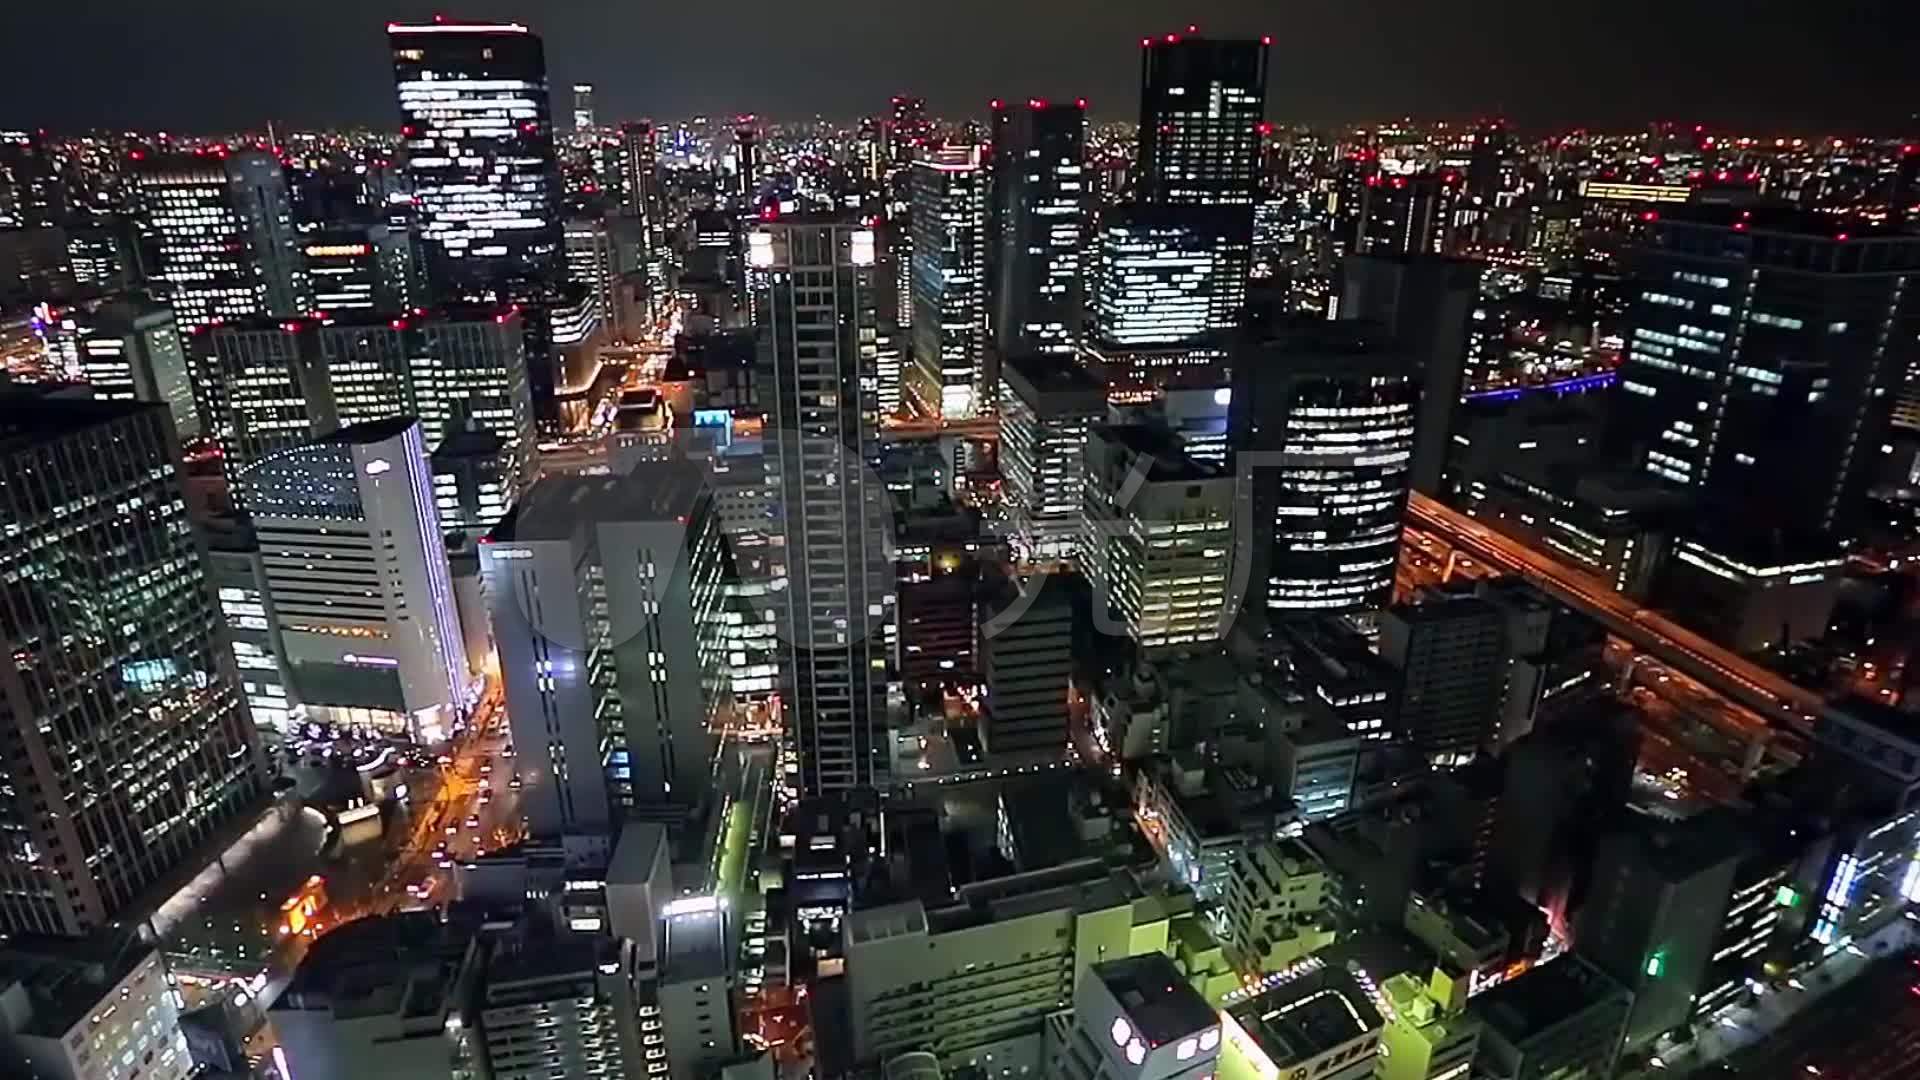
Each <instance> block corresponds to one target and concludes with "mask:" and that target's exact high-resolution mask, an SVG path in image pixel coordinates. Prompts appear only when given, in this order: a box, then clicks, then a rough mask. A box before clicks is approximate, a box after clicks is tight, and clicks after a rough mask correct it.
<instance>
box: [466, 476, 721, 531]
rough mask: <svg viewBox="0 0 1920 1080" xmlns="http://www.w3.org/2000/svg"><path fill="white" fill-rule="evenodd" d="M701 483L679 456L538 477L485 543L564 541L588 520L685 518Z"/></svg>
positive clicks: (701, 478)
mask: <svg viewBox="0 0 1920 1080" xmlns="http://www.w3.org/2000/svg"><path fill="white" fill-rule="evenodd" d="M705 485H706V477H705V474H704V473H703V472H702V470H701V469H700V467H699V466H697V465H694V464H692V463H690V462H684V461H642V462H639V463H638V464H636V465H635V466H634V469H633V471H632V472H630V473H627V474H626V475H624V476H586V475H579V474H561V475H553V476H543V477H541V478H540V479H539V480H538V481H537V482H535V483H534V485H533V487H532V488H531V489H529V490H528V491H527V493H526V494H525V495H523V496H521V498H520V500H519V501H518V502H516V503H515V504H514V505H513V507H512V509H510V510H508V511H507V513H506V514H505V515H504V516H502V517H501V519H500V521H499V522H498V523H497V524H495V525H494V527H493V531H492V532H491V533H489V534H488V535H487V538H486V540H485V541H484V542H486V543H496V544H498V543H505V544H510V543H516V542H531V541H537V540H564V539H567V538H569V537H571V536H572V535H574V532H575V531H576V530H577V529H578V528H579V527H580V526H581V525H583V524H585V523H587V522H612V521H665V520H666V519H668V518H670V517H679V518H682V519H684V518H685V517H686V516H687V515H688V514H689V513H691V511H692V509H693V507H694V504H695V502H696V501H697V499H698V497H699V495H700V492H701V490H702V489H703V488H704V487H705Z"/></svg>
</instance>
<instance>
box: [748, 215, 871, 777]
mask: <svg viewBox="0 0 1920 1080" xmlns="http://www.w3.org/2000/svg"><path fill="white" fill-rule="evenodd" d="M747 240H748V247H747V263H748V266H749V267H750V268H751V270H752V272H753V274H754V275H755V280H756V281H757V282H758V283H759V286H758V287H759V292H760V295H759V296H758V297H757V298H756V301H755V304H754V309H755V312H756V314H757V321H758V322H759V324H760V325H759V330H760V334H761V348H762V356H763V364H764V365H765V366H766V367H767V368H768V369H770V370H768V371H767V372H766V373H765V374H764V376H763V378H764V383H763V385H764V386H766V387H767V388H768V390H769V391H770V393H769V395H768V398H767V400H768V403H769V405H770V407H769V408H768V410H767V420H768V422H769V424H770V425H771V427H772V431H771V432H770V433H769V436H768V476H769V479H770V480H771V481H772V482H773V486H774V495H775V500H776V502H777V506H776V510H775V514H776V520H777V521H779V522H780V536H781V540H782V546H783V547H784V549H785V557H786V578H787V583H788V584H787V588H786V589H785V590H784V591H783V592H782V593H781V594H780V595H781V598H782V600H781V603H782V610H781V611H780V612H779V613H778V614H779V616H780V622H781V626H782V636H783V637H784V639H785V647H784V650H783V656H782V664H781V689H782V696H783V698H784V701H785V705H786V710H787V725H788V728H787V730H788V733H789V736H788V737H789V739H790V740H791V742H792V744H793V746H794V749H795V750H796V751H797V756H798V761H799V766H800V781H801V784H800V786H801V788H802V789H803V790H804V791H806V792H808V793H810V794H811V793H819V792H823V791H833V790H843V789H847V788H855V787H865V786H870V785H872V784H874V783H876V782H877V781H880V780H883V779H884V778H885V775H886V771H887V747H886V739H885V736H886V726H887V725H886V708H887V704H886V703H887V693H886V691H887V683H888V678H889V670H888V665H889V661H888V656H889V655H890V653H891V651H892V649H891V638H892V635H893V633H894V618H895V613H894V597H893V595H892V579H893V568H892V564H891V562H890V561H889V559H888V557H887V552H886V550H885V539H884V529H885V527H886V523H887V521H888V520H890V515H889V514H888V512H887V511H886V509H885V507H886V498H887V496H886V492H885V490H884V489H883V488H882V486H881V484H880V481H879V479H878V476H877V474H876V473H875V472H874V471H873V467H874V466H875V464H877V462H878V458H879V433H878V430H877V426H878V419H879V417H878V413H879V403H878V390H877V379H876V378H875V375H874V365H875V363H876V360H877V352H878V349H877V346H876V345H875V343H874V342H873V340H872V338H873V337H874V331H875V329H876V327H877V326H878V323H879V313H878V312H877V311H876V309H875V305H876V299H877V296H878V292H879V283H878V281H877V278H878V274H879V269H878V266H877V263H878V258H877V253H876V250H875V247H876V244H875V238H874V234H873V230H872V229H871V228H868V227H866V226H864V225H862V224H859V223H858V222H856V221H852V220H847V219H838V218H811V217H810V218H792V219H781V220H777V221H769V222H762V223H760V224H757V225H756V226H755V227H754V229H753V231H752V232H751V233H749V234H748V237H747Z"/></svg>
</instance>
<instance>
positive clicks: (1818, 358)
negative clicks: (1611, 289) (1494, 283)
mask: <svg viewBox="0 0 1920 1080" xmlns="http://www.w3.org/2000/svg"><path fill="white" fill-rule="evenodd" d="M1632 269H1633V282H1634V298H1633V301H1632V307H1631V309H1630V311H1629V323H1630V325H1631V326H1632V328H1633V329H1632V335H1631V338H1630V339H1629V341H1628V352H1627V358H1626V363H1625V364H1624V365H1623V366H1622V367H1621V370H1620V384H1619V389H1618V390H1617V391H1616V394H1617V401H1616V407H1615V408H1614V410H1613V419H1614V424H1613V427H1612V429H1611V430H1610V432H1609V441H1610V443H1612V444H1613V446H1614V448H1615V450H1616V452H1617V453H1619V454H1621V455H1623V456H1625V455H1630V456H1632V457H1633V458H1634V459H1635V460H1637V461H1639V462H1640V463H1641V464H1642V467H1643V468H1645V470H1646V471H1647V472H1649V473H1651V474H1653V475H1654V476H1657V477H1659V478H1661V479H1663V480H1665V481H1667V482H1669V483H1671V484H1674V485H1678V486H1681V487H1683V488H1686V489H1689V490H1690V491H1692V492H1693V493H1694V494H1695V495H1696V496H1697V498H1698V501H1699V520H1700V521H1701V522H1702V523H1703V529H1702V533H1703V534H1704V535H1702V536H1701V537H1700V539H1702V540H1703V541H1704V542H1705V543H1706V546H1707V547H1709V548H1710V549H1712V550H1714V551H1716V552H1718V553H1720V554H1723V555H1727V556H1731V557H1743V558H1744V561H1746V562H1748V563H1750V564H1754V565H1761V564H1762V563H1763V561H1764V560H1763V559H1762V558H1758V557H1751V556H1750V553H1749V551H1748V550H1747V549H1749V548H1751V547H1754V546H1756V545H1758V546H1763V547H1769V548H1771V551H1770V552H1769V553H1768V557H1769V558H1772V559H1775V560H1778V561H1781V562H1787V561H1791V559H1792V556H1794V555H1797V554H1805V555H1815V556H1824V555H1828V554H1831V553H1834V552H1835V551H1836V549H1837V548H1836V545H1837V542H1838V541H1839V540H1840V539H1841V538H1844V537H1848V536H1851V535H1853V534H1854V531H1855V530H1856V529H1857V527H1858V526H1859V524H1860V518H1861V514H1862V511H1863V507H1864V501H1865V494H1866V487H1867V484H1868V482H1869V480H1870V478H1871V477H1872V476H1873V474H1874V471H1875V469H1876V467H1877V464H1878V462H1879V460H1880V457H1881V450H1880V446H1881V443H1882V442H1883V441H1884V436H1885V434H1886V431H1887V425H1888V418H1889V412H1890V410H1891V408H1892V405H1893V403H1894V401H1895V398H1896V395H1897V394H1898V392H1899V390H1900V388H1901V386H1902V383H1903V382H1905V381H1907V380H1909V379H1910V374H1911V372H1912V371H1913V370H1914V368H1915V364H1916V360H1917V358H1920V291H1916V290H1914V289H1913V288H1911V287H1910V286H1909V282H1910V280H1911V278H1912V276H1913V274H1914V273H1915V272H1916V271H1920V237H1913V236H1903V235H1899V234H1894V233H1889V232H1885V231H1871V230H1868V229H1866V228H1863V227H1859V226H1851V225H1848V224H1846V223H1845V222H1843V221H1840V220H1837V219H1834V218H1831V217H1826V216H1816V215H1813V214H1809V213H1802V212H1799V211H1792V210H1783V209H1774V208H1759V207H1756V208H1753V209H1746V210H1740V209H1734V208H1731V207H1694V206H1687V207H1673V208H1669V209H1667V210H1664V211H1662V212H1661V216H1660V217H1659V219H1658V220H1656V221H1655V222H1653V223H1652V224H1651V226H1650V228H1649V230H1648V242H1647V244H1646V245H1645V246H1643V247H1641V248H1640V249H1638V250H1637V251H1636V252H1635V253H1634V255H1633V259H1632ZM1782 432H1791V433H1792V438H1782V437H1781V433H1782ZM1715 522H1718V523H1722V524H1724V525H1726V526H1727V527H1728V529H1715V528H1713V527H1711V523H1715ZM1736 526H1737V532H1738V534H1739V535H1740V536H1741V537H1742V538H1744V539H1743V541H1742V542H1740V543H1737V544H1736V543H1734V542H1732V541H1730V540H1728V539H1727V537H1726V536H1725V535H1724V534H1725V533H1726V532H1727V531H1728V530H1729V529H1733V528H1735V527H1736Z"/></svg>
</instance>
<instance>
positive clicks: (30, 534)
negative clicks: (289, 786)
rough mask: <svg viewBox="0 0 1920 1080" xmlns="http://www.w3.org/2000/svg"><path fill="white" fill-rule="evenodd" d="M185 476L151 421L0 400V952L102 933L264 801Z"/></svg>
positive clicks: (140, 408) (164, 427) (149, 414)
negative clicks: (15, 938) (0, 641)
mask: <svg viewBox="0 0 1920 1080" xmlns="http://www.w3.org/2000/svg"><path fill="white" fill-rule="evenodd" d="M179 460H180V445H179V442H178V440H177V439H176V437H175V435H174V432H173V425H172V423H171V422H170V421H169V420H168V416H167V409H166V407H165V406H163V405H158V404H147V403H138V402H129V401H87V400H73V399H62V398H53V397H44V396H40V395H28V394H24V393H22V394H16V395H13V396H9V397H5V398H0V521H4V522H5V524H4V525H0V532H4V534H5V535H6V537H7V540H6V543H5V544H0V582H4V583H5V584H4V586H0V637H3V638H4V643H5V646H6V651H7V654H8V655H9V656H10V657H11V662H10V663H9V664H7V665H6V667H5V668H4V669H0V717H4V718H5V723H6V732H5V737H6V739H7V741H8V743H9V744H10V751H9V753H8V754H7V755H6V758H5V761H4V764H0V776H3V777H4V786H5V789H6V791H7V792H8V796H7V797H8V804H9V805H8V822H9V825H8V829H7V833H6V836H5V838H4V843H5V844H6V845H7V849H6V853H5V858H3V859H0V930H4V931H5V932H6V933H7V934H10V935H14V934H48V935H58V936H67V937H78V936H83V935H85V934H88V933H91V932H93V931H97V930H103V929H105V928H107V927H108V926H109V925H111V923H112V921H113V920H114V919H116V918H118V917H119V916H120V914H121V912H123V911H125V910H127V909H128V907H129V905H131V904H133V903H134V902H135V901H136V900H137V899H138V898H140V896H141V894H142V893H143V892H144V891H145V890H146V889H148V888H149V887H150V886H153V885H155V884H156V883H158V882H159V881H161V880H162V879H163V878H164V877H165V876H166V875H167V874H170V873H172V872H173V871H174V870H176V869H178V868H179V867H180V866H182V865H193V864H194V863H195V860H197V859H198V858H201V857H202V855H203V847H204V845H206V844H208V843H209V842H210V841H213V840H214V839H215V838H216V836H217V835H218V833H219V831H220V830H221V828H222V827H223V826H225V825H226V824H228V823H229V822H232V821H234V820H236V819H238V818H240V817H241V816H242V815H245V814H249V813H251V812H253V810H255V809H256V808H257V807H258V805H259V803H258V799H259V797H260V796H262V795H263V794H264V793H265V791H266V781H267V773H266V769H265V766H264V762H263V761H262V759H261V755H260V749H259V744H258V737H257V736H256V735H255V733H254V727H253V723H252V721H251V720H250V719H249V718H248V715H247V707H246V703H245V700H244V699H243V697H242V695H241V691H240V679H239V677H238V675H237V673H236V672H235V669H234V666H233V660H232V657H231V655H230V654H229V653H228V651H227V643H226V641H225V640H224V638H223V636H222V635H221V633H220V613H219V611H218V610H217V609H216V608H215V607H214V592H213V590H212V589H211V588H209V587H208V584H207V574H206V569H205V564H204V562H203V559H202V554H201V552H200V550H199V547H198V545H197V543H196V541H195V539H194V533H193V530H192V528H191V527H190V526H189V525H188V522H187V518H186V504H185V501H184V499H183V497H182V493H181V487H180V474H179V471H178V469H179V467H178V465H177V462H179ZM205 854H206V857H211V853H210V852H207V853H205Z"/></svg>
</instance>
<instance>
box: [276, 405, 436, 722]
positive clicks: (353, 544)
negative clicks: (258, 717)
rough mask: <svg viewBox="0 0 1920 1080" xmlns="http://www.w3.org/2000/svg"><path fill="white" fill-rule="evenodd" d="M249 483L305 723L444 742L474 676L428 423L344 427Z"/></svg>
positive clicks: (289, 453) (286, 453)
mask: <svg viewBox="0 0 1920 1080" xmlns="http://www.w3.org/2000/svg"><path fill="white" fill-rule="evenodd" d="M240 484H241V485H242V486H243V487H244V489H245V500H246V504H247V507H248V509H249V512H250V515H251V517H252V519H253V524H254V529H255V531H256V533H257V535H258V537H259V541H260V556H261V560H262V562H263V564H264V565H265V567H266V574H267V585H268V591H269V593H270V596H271V603H272V607H273V611H274V615H275V618H276V620H277V621H278V623H279V628H280V638H281V642H282V644H283V646H284V648H285V651H286V660H287V666H288V672H289V675H290V676H291V678H292V681H293V695H292V696H293V697H295V698H296V699H297V700H298V701H299V702H300V704H301V706H302V709H303V710H304V716H305V718H307V719H313V720H324V721H330V722H333V723H338V724H341V725H343V726H348V727H357V728H369V729H372V730H374V731H378V732H381V733H382V734H385V735H389V736H396V737H400V738H407V739H411V740H413V741H415V742H418V743H422V744H432V743H438V742H441V741H442V740H444V739H446V738H447V737H448V736H449V735H450V734H451V733H452V729H453V724H454V723H455V722H456V721H457V720H458V719H459V718H460V717H462V716H464V715H465V712H466V710H467V707H468V706H469V705H470V704H471V702H470V700H469V675H468V671H467V658H466V653H465V651H464V650H463V648H462V638H461V635H460V620H459V617H458V615H457V614H456V612H455V610H454V599H453V579H452V574H451V571H450V570H449V569H448V566H447V549H446V544H445V541H444V540H443V539H442V538H441V534H440V518H439V515H438V514H437V513H435V511H434V499H433V481H432V477H431V475H430V474H429V471H428V466H427V449H426V440H425V438H424V437H423V436H422V434H421V431H420V423H419V421H418V420H416V419H414V418H413V417H411V416H395V417H390V418H388V419H385V420H378V421H373V422H371V423H364V424H356V425H354V426H351V427H345V428H341V429H340V430H338V431H336V432H334V433H333V434H331V435H328V436H326V437H325V438H322V439H319V440H317V441H312V442H308V443H306V444H304V445H300V446H295V447H292V448H290V449H286V450H281V451H278V452H276V453H273V454H271V455H269V456H268V457H266V458H264V459H263V460H261V461H259V462H258V463H256V464H254V465H252V466H251V467H249V468H248V469H247V470H246V471H245V472H244V473H242V474H241V476H240Z"/></svg>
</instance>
